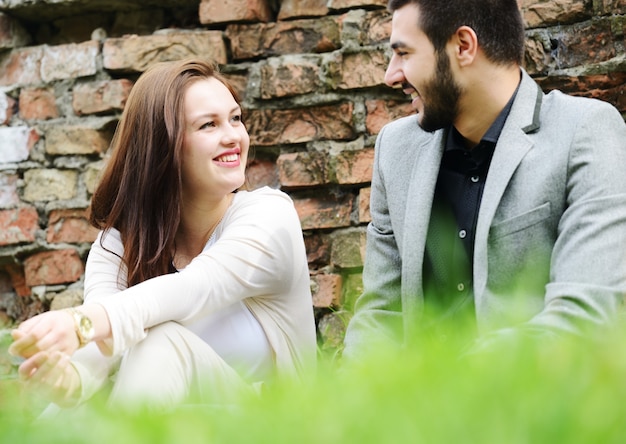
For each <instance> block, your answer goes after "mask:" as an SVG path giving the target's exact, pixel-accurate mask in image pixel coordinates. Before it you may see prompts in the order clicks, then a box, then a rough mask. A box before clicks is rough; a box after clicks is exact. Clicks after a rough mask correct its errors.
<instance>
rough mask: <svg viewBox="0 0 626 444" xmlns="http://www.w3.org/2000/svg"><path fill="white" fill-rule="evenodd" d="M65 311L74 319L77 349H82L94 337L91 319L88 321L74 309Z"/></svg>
mask: <svg viewBox="0 0 626 444" xmlns="http://www.w3.org/2000/svg"><path fill="white" fill-rule="evenodd" d="M67 311H68V312H69V314H71V315H72V318H73V319H74V330H75V332H76V337H77V338H78V343H79V348H82V347H84V346H85V345H87V344H88V343H89V342H91V340H92V339H93V337H94V333H95V331H94V328H93V322H91V319H89V317H87V315H85V314H84V313H82V312H81V311H79V310H77V309H76V308H74V307H70V308H68V309H67Z"/></svg>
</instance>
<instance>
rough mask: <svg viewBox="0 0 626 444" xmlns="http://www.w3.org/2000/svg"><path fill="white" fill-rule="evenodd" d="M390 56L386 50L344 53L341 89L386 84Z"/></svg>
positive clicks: (341, 69)
mask: <svg viewBox="0 0 626 444" xmlns="http://www.w3.org/2000/svg"><path fill="white" fill-rule="evenodd" d="M387 63H388V58H387V55H386V53H385V52H384V51H378V50H373V51H361V52H357V53H352V54H344V55H343V57H342V62H341V68H340V72H341V79H340V81H339V84H338V87H339V88H340V89H355V88H366V87H372V86H380V85H384V84H385V81H384V79H385V70H386V69H387Z"/></svg>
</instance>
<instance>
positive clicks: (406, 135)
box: [378, 114, 436, 146]
mask: <svg viewBox="0 0 626 444" xmlns="http://www.w3.org/2000/svg"><path fill="white" fill-rule="evenodd" d="M435 134H436V132H435V133H431V132H427V131H424V130H423V129H422V128H421V127H420V125H419V122H418V117H417V114H411V115H409V116H405V117H400V118H399V119H396V120H393V121H391V122H389V123H387V124H386V125H385V126H384V127H383V129H382V130H381V131H380V133H379V134H378V138H379V139H380V142H381V143H385V144H390V143H394V144H395V143H399V144H402V145H404V146H406V144H407V143H408V142H417V143H423V142H428V141H430V140H431V139H432V138H433V136H434V135H435Z"/></svg>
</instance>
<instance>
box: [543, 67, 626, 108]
mask: <svg viewBox="0 0 626 444" xmlns="http://www.w3.org/2000/svg"><path fill="white" fill-rule="evenodd" d="M537 82H538V83H539V84H540V85H541V87H542V89H543V90H544V91H551V90H553V89H559V90H561V91H563V92H565V93H567V94H572V95H575V96H583V97H591V98H594V99H600V100H604V101H606V102H609V103H611V104H612V105H613V106H615V107H616V108H617V109H618V110H620V112H622V113H624V112H626V72H613V73H610V74H598V75H589V76H576V77H570V76H550V77H539V78H537Z"/></svg>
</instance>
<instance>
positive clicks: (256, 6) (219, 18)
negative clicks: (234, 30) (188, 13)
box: [198, 0, 272, 25]
mask: <svg viewBox="0 0 626 444" xmlns="http://www.w3.org/2000/svg"><path fill="white" fill-rule="evenodd" d="M198 15H199V17H200V23H202V24H203V25H208V24H216V23H227V22H269V21H270V20H272V10H271V9H270V6H269V4H268V0H202V1H201V2H200V7H199V12H198Z"/></svg>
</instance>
